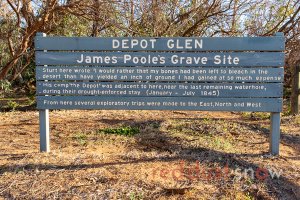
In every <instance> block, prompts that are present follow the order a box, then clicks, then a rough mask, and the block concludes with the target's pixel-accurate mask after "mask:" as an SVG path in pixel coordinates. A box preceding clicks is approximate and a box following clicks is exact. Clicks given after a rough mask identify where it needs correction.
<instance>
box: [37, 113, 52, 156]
mask: <svg viewBox="0 0 300 200" xmlns="http://www.w3.org/2000/svg"><path fill="white" fill-rule="evenodd" d="M39 120H40V152H50V137H49V135H50V134H49V133H50V130H49V110H48V109H44V110H39Z"/></svg>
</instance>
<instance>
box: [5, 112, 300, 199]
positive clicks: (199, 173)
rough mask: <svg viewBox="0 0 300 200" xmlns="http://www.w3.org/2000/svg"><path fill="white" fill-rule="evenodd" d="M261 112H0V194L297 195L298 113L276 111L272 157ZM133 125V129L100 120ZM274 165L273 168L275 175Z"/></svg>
mask: <svg viewBox="0 0 300 200" xmlns="http://www.w3.org/2000/svg"><path fill="white" fill-rule="evenodd" d="M268 117H269V116H268V114H266V113H263V114H261V113H236V112H234V113H233V112H188V111H186V112H181V111H180V112H178V111H101V110H99V111H97V110H93V111H85V110H83V111H78V110H76V111H66V110H61V111H58V110H57V111H51V112H50V129H51V152H50V153H40V152H39V122H38V111H36V110H34V109H33V110H29V111H11V112H1V113H0V138H1V139H0V199H1V198H3V199H131V200H133V199H249V200H250V199H300V116H282V125H281V144H280V156H275V157H274V156H271V155H270V154H269V153H268V148H269V147H268V146H269V145H268V137H269V123H270V121H269V119H268ZM123 127H135V128H137V129H138V130H139V133H137V134H135V135H133V136H126V135H120V134H107V133H103V132H102V131H101V130H105V129H106V128H115V129H121V128H123ZM274 172H275V173H277V175H278V176H276V174H275V175H274Z"/></svg>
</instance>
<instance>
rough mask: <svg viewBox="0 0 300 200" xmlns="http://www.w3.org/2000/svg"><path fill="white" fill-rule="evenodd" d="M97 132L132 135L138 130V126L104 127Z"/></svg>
mask: <svg viewBox="0 0 300 200" xmlns="http://www.w3.org/2000/svg"><path fill="white" fill-rule="evenodd" d="M98 132H99V133H104V134H116V135H124V136H133V135H135V134H138V133H139V132H140V129H139V128H138V127H130V126H126V127H120V128H104V129H100V130H99V131H98Z"/></svg>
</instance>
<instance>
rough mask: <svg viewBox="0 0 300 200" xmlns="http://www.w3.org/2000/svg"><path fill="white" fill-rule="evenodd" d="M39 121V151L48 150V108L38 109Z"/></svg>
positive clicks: (42, 35) (40, 34)
mask: <svg viewBox="0 0 300 200" xmlns="http://www.w3.org/2000/svg"><path fill="white" fill-rule="evenodd" d="M36 36H39V37H46V34H45V33H37V34H36ZM46 51H47V50H44V52H46ZM45 66H46V65H45ZM39 121H40V151H41V152H50V126H49V109H43V110H39Z"/></svg>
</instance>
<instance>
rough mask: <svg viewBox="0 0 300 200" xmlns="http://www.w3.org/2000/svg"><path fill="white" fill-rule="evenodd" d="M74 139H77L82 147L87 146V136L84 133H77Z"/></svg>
mask: <svg viewBox="0 0 300 200" xmlns="http://www.w3.org/2000/svg"><path fill="white" fill-rule="evenodd" d="M73 139H75V140H76V141H77V142H78V143H79V144H80V145H86V144H87V135H86V134H84V133H76V134H75V135H74V136H73Z"/></svg>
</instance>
